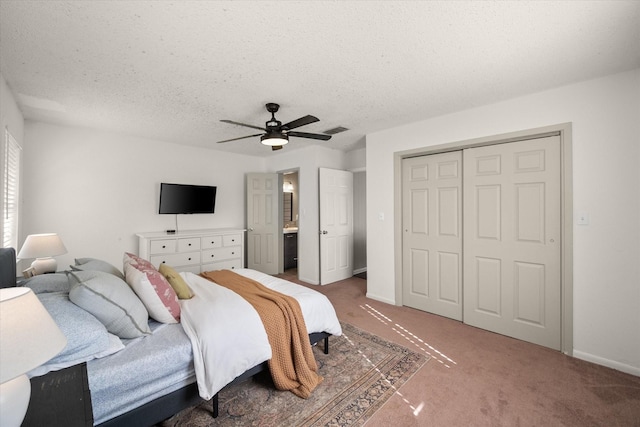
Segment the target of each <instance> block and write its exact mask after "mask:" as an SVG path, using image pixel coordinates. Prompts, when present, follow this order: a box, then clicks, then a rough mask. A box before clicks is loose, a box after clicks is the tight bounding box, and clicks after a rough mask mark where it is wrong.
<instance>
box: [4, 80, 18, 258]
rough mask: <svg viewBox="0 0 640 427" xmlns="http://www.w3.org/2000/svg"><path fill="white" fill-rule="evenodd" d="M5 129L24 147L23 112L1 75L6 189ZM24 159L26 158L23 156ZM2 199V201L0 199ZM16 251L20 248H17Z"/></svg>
mask: <svg viewBox="0 0 640 427" xmlns="http://www.w3.org/2000/svg"><path fill="white" fill-rule="evenodd" d="M5 129H9V133H11V135H13V137H14V138H15V139H16V141H18V144H20V145H21V146H23V147H24V119H23V117H22V112H20V109H19V108H18V105H17V104H16V100H15V98H14V96H13V93H12V92H11V89H10V88H9V86H7V82H6V80H5V79H4V77H3V76H2V74H0V132H1V138H0V144H1V148H0V188H4V184H5V183H4V177H5V170H4V165H5V158H4V153H5V148H4V144H5V141H4V137H5V135H4V131H5ZM23 157H24V156H23ZM0 199H2V198H1V197H0ZM0 212H4V200H0ZM20 229H21V224H20V223H18V233H19V232H20ZM3 233H4V231H3V229H2V223H0V236H2V235H3ZM15 249H16V251H17V250H18V249H19V248H15Z"/></svg>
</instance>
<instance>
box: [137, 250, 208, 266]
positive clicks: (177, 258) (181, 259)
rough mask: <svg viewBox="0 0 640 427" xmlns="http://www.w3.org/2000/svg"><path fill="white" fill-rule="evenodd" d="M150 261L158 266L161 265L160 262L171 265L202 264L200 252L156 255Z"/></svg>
mask: <svg viewBox="0 0 640 427" xmlns="http://www.w3.org/2000/svg"><path fill="white" fill-rule="evenodd" d="M149 261H151V264H153V265H154V266H156V267H159V266H160V264H167V265H169V266H171V267H178V266H181V265H195V264H200V252H188V253H184V254H167V255H154V256H152V257H151V259H150V260H149Z"/></svg>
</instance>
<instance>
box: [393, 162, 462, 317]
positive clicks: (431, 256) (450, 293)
mask: <svg viewBox="0 0 640 427" xmlns="http://www.w3.org/2000/svg"><path fill="white" fill-rule="evenodd" d="M402 162H403V163H402V173H403V177H402V183H403V195H402V199H403V209H402V210H403V214H402V238H403V253H402V262H403V266H402V269H403V287H402V294H403V295H402V301H403V304H404V305H407V306H409V307H413V308H417V309H419V310H423V311H428V312H430V313H434V314H439V315H441V316H446V317H450V318H452V319H456V320H462V154H461V152H460V151H454V152H451V153H443V154H434V155H430V156H420V157H413V158H408V159H404V160H403V161H402Z"/></svg>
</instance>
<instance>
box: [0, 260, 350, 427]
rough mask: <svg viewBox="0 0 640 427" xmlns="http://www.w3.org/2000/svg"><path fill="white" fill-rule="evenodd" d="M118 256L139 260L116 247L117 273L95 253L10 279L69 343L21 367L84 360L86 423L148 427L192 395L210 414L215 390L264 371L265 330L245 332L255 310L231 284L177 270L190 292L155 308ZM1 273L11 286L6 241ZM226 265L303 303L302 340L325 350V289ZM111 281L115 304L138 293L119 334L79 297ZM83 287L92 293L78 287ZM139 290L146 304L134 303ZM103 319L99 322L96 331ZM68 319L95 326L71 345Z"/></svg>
mask: <svg viewBox="0 0 640 427" xmlns="http://www.w3.org/2000/svg"><path fill="white" fill-rule="evenodd" d="M127 256H130V257H133V259H134V261H135V262H140V263H144V262H145V261H144V260H140V259H138V258H137V257H135V256H133V255H131V254H125V263H124V269H123V270H124V274H123V272H120V271H119V269H117V268H115V267H113V266H111V265H109V264H107V263H104V262H102V261H100V260H95V259H91V258H83V259H77V260H76V265H74V266H70V267H71V268H70V270H73V271H70V272H66V273H57V274H51V275H43V276H35V277H34V278H31V279H27V280H24V281H21V283H20V284H19V285H21V286H28V287H30V288H32V289H33V290H34V292H35V293H36V294H37V295H38V297H39V299H40V300H41V302H43V304H44V305H45V307H46V308H47V309H48V310H49V311H50V313H52V316H53V317H54V320H56V322H59V326H61V329H62V330H63V333H65V335H66V336H67V338H68V341H70V344H68V345H67V347H73V348H65V350H63V351H62V353H61V354H60V355H58V356H56V357H55V358H54V359H52V360H51V361H50V362H47V364H46V365H45V366H43V367H40V368H37V369H36V370H34V371H32V372H30V373H29V375H30V376H32V377H33V376H39V375H46V374H47V373H48V372H49V371H51V370H57V369H62V368H64V367H65V366H69V365H70V364H77V363H86V366H87V374H88V380H89V388H90V390H91V401H92V406H93V416H94V425H100V426H125V425H153V424H156V423H158V422H160V421H163V420H164V419H167V418H169V417H170V416H172V415H174V414H175V413H177V412H179V411H180V410H182V409H184V408H187V407H189V406H192V405H194V404H197V403H198V402H201V401H202V400H203V398H204V399H205V400H208V399H209V398H211V399H212V402H213V405H212V416H217V415H218V413H217V411H218V409H217V400H218V392H219V391H220V390H222V389H223V388H224V387H225V386H227V385H228V384H231V383H236V382H239V381H243V380H246V379H247V378H250V377H251V376H252V375H254V374H256V373H258V372H260V371H262V370H264V369H267V363H268V361H269V359H270V356H271V353H270V351H271V350H270V349H266V348H265V344H264V343H265V341H264V339H262V338H260V336H262V335H264V331H260V330H258V331H257V332H256V331H249V329H251V328H252V327H250V326H248V323H247V321H246V318H251V317H253V318H254V322H253V323H254V324H255V317H256V316H255V315H253V314H251V306H250V305H248V303H246V301H245V302H244V303H243V302H242V301H240V302H238V301H237V298H239V297H238V296H237V295H235V296H234V295H233V294H234V293H233V292H232V291H229V290H228V289H226V288H224V287H222V286H219V285H217V284H215V283H213V282H211V281H209V280H207V279H205V278H203V277H200V276H199V275H195V274H193V273H184V272H182V273H178V276H179V279H180V280H181V281H182V282H183V284H186V285H187V289H188V290H189V291H191V292H192V294H193V297H192V298H188V299H186V298H185V299H178V301H177V302H178V305H179V307H176V306H175V301H173V300H172V301H171V304H165V305H164V306H163V305H162V301H160V300H161V299H162V298H163V297H164V296H165V295H164V293H162V295H160V294H161V292H159V291H158V290H157V289H155V291H156V293H157V295H156V296H155V298H156V299H155V300H152V301H151V302H149V301H148V295H147V296H146V297H144V294H145V292H150V290H149V286H147V288H146V290H144V291H139V290H138V292H134V291H136V289H137V288H136V286H135V285H133V286H132V285H131V284H130V283H129V284H128V285H127V283H126V282H125V275H127V279H126V280H127V281H128V280H129V276H130V275H129V274H127V271H128V270H130V264H127V262H126V259H127ZM135 262H134V264H135ZM154 270H155V269H154ZM0 271H1V272H2V273H1V274H0V280H2V282H1V283H0V284H1V285H2V287H7V286H15V284H16V283H15V282H16V277H15V275H16V272H15V251H13V249H2V250H0ZM234 271H235V272H236V273H238V274H239V275H241V276H243V277H247V278H250V279H252V280H255V281H257V282H259V283H261V284H262V285H264V286H265V287H266V288H269V289H272V290H275V291H277V292H280V293H283V294H285V295H290V296H291V297H293V298H294V299H295V300H296V301H297V302H298V304H299V306H300V309H301V311H302V315H303V317H304V320H305V323H306V329H307V333H308V336H309V342H310V343H311V344H313V345H315V344H317V343H321V342H322V341H324V351H325V353H328V345H329V341H328V340H329V336H331V335H340V334H341V328H340V323H339V322H338V320H337V317H336V315H335V311H334V309H333V306H332V305H331V303H330V302H329V301H328V299H326V297H324V296H323V295H322V294H320V293H318V292H316V291H313V290H311V289H308V288H306V287H304V286H300V285H296V284H294V283H291V282H288V281H285V280H282V279H280V278H277V277H273V276H268V275H265V274H263V273H260V272H257V271H254V270H248V269H239V270H234ZM174 273H175V272H174ZM158 275H161V274H160V273H159V272H158V271H155V272H154V273H153V274H151V273H150V272H146V273H145V274H144V275H143V276H144V278H145V280H147V281H148V282H152V281H153V280H158ZM174 279H175V277H174ZM123 283H124V285H127V286H124V285H123ZM116 284H117V286H116ZM112 288H118V289H122V290H123V292H127V291H125V290H124V289H125V288H128V289H129V290H130V291H131V292H130V293H128V294H127V298H128V299H127V300H126V301H124V302H123V301H119V303H120V305H122V306H123V307H124V306H125V305H126V304H127V303H131V301H130V300H132V298H131V294H133V295H135V296H136V297H139V299H140V301H138V302H135V301H134V303H135V304H132V307H133V308H132V307H129V308H127V310H129V312H128V313H129V314H130V316H129V317H130V319H129V320H128V322H130V324H127V325H124V329H125V330H124V332H123V331H122V330H118V329H117V328H118V327H120V328H123V325H122V324H121V323H122V319H118V320H116V321H113V322H112V321H111V319H109V318H104V316H105V313H103V312H101V310H102V309H103V308H104V307H103V304H102V303H101V304H99V305H97V306H96V304H95V301H93V302H91V303H88V302H87V301H85V300H84V299H87V298H89V299H91V298H92V295H93V293H95V292H96V291H99V292H102V293H105V292H109V291H110V290H111V289H112ZM80 289H82V290H83V291H84V294H83V293H82V292H80ZM87 289H90V290H91V292H86V290H87ZM105 289H106V290H105ZM151 293H153V292H151ZM141 295H142V297H140V296H141ZM83 298H84V299H83ZM109 298H111V296H109ZM145 298H146V299H147V300H145V303H146V305H145V303H142V304H140V302H141V301H142V300H143V299H145ZM92 304H93V305H92ZM141 305H142V306H145V309H146V313H147V315H148V317H146V318H145V314H144V313H137V312H136V308H137V309H139V308H140V306H141ZM60 307H63V309H61V308H60ZM203 308H206V309H203ZM158 310H160V312H158ZM163 310H164V312H163ZM178 310H180V315H179V317H178V319H179V321H178V320H176V321H174V322H172V321H171V316H174V317H176V312H177V311H178ZM201 312H206V313H205V314H206V315H207V316H210V317H207V318H206V319H205V321H201V320H199V319H201V318H200V317H198V316H199V315H200V314H199V313H201ZM152 313H153V314H152ZM158 313H159V314H158ZM69 316H71V317H69ZM136 318H140V319H141V320H139V324H137V325H134V323H135V322H134V321H132V320H131V319H134V320H135V319H136ZM158 319H160V320H163V321H159V320H158ZM109 322H111V323H109ZM118 322H120V323H118ZM249 323H251V322H249ZM107 324H108V325H109V326H108V327H106V326H105V327H103V328H102V329H101V327H102V326H104V325H107ZM114 324H116V327H115V328H114ZM77 325H82V327H81V328H80V329H84V328H89V325H90V326H91V327H92V328H94V329H95V330H96V331H94V332H93V333H94V336H93V337H92V338H91V339H90V340H88V341H90V343H89V344H91V345H88V344H87V343H83V344H74V345H73V346H72V342H75V341H78V337H77V336H76V335H84V334H85V333H86V331H84V330H82V331H78V328H79V327H78V326H77ZM132 325H133V326H135V327H132ZM209 325H211V326H210V327H209ZM105 328H106V329H105ZM127 328H129V329H127ZM107 329H108V330H107ZM113 331H116V332H118V333H117V334H116V333H112V332H113ZM132 331H133V332H132ZM118 334H119V335H120V336H118ZM136 334H138V336H135V335H136ZM201 334H205V335H212V336H211V337H209V338H208V341H203V342H199V341H198V340H200V339H201V338H200V335H201ZM237 337H242V339H238V338H237ZM256 337H257V338H256ZM85 341H86V340H85ZM96 343H102V344H101V345H100V346H98V347H100V348H92V346H93V344H96ZM218 343H223V345H218ZM267 345H268V341H267ZM207 346H209V347H212V348H213V349H214V350H211V351H213V353H211V354H209V355H207V354H206V353H203V352H202V349H200V348H198V347H207ZM203 354H204V355H203ZM228 360H234V361H235V362H234V363H232V364H231V365H233V366H231V367H229V366H226V364H227V361H228ZM202 371H206V372H202Z"/></svg>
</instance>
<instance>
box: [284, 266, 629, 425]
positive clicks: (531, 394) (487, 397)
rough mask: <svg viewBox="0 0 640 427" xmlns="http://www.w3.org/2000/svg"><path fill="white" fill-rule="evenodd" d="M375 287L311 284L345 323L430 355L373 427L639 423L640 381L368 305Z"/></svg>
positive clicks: (455, 325)
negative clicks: (369, 296) (326, 298)
mask: <svg viewBox="0 0 640 427" xmlns="http://www.w3.org/2000/svg"><path fill="white" fill-rule="evenodd" d="M284 278H285V279H287V280H291V281H294V282H295V281H296V278H295V277H290V276H289V277H284ZM298 283H300V282H298ZM366 284H367V282H366V280H362V279H359V278H351V279H347V280H343V281H340V282H336V283H332V284H330V285H326V286H312V285H307V286H309V287H311V288H313V289H316V290H318V291H319V292H321V293H323V294H325V295H326V296H327V297H328V298H329V299H330V300H331V302H332V303H333V305H334V307H335V309H336V312H337V314H338V318H339V319H340V320H341V321H346V322H349V323H350V324H352V325H354V326H357V327H359V328H361V329H363V330H365V331H367V332H371V333H373V334H375V335H377V336H380V337H382V338H384V339H387V340H389V341H392V342H396V343H398V344H401V345H405V346H407V347H409V348H412V349H414V350H416V351H419V352H424V354H427V355H429V356H431V360H430V361H429V363H427V364H425V365H424V366H423V367H422V368H421V369H419V370H418V372H416V374H415V375H414V376H413V377H412V378H411V379H410V380H409V381H407V382H406V383H405V384H404V386H402V388H401V389H400V390H399V393H396V394H394V395H393V396H392V397H391V398H390V399H389V400H388V401H387V403H385V405H384V406H383V407H382V408H381V409H380V410H378V411H377V412H376V413H375V414H374V415H372V416H371V418H370V419H369V421H367V424H366V427H387V426H402V427H407V426H434V427H440V426H446V427H450V426H508V427H511V426H523V427H525V426H545V427H546V426H576V427H578V426H579V427H583V426H625V427H626V426H629V427H631V426H633V427H640V377H637V376H633V375H629V374H626V373H623V372H620V371H616V370H613V369H610V368H606V367H604V366H600V365H596V364H593V363H589V362H585V361H583V360H579V359H576V358H573V357H570V356H567V355H564V354H562V353H560V352H558V351H554V350H551V349H548V348H545V347H541V346H538V345H535V344H530V343H527V342H523V341H519V340H516V339H513V338H509V337H505V336H502V335H499V334H495V333H492V332H488V331H484V330H481V329H478V328H474V327H472V326H468V325H465V324H463V323H461V322H458V321H454V320H451V319H446V318H444V317H441V316H436V315H433V314H429V313H425V312H422V311H419V310H414V309H411V308H408V307H398V306H394V305H389V304H385V303H382V302H379V301H375V300H372V299H369V298H367V297H366V292H367V287H366Z"/></svg>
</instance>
